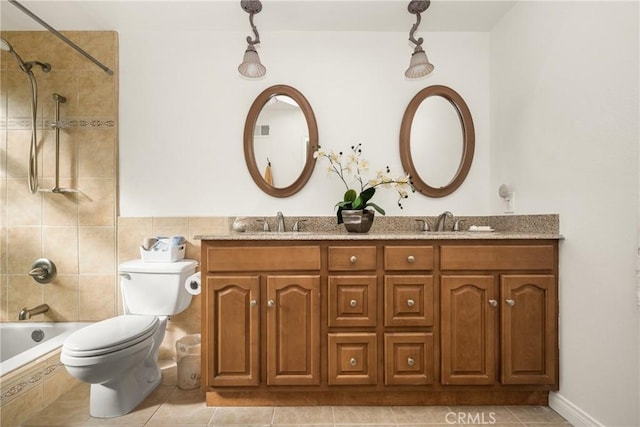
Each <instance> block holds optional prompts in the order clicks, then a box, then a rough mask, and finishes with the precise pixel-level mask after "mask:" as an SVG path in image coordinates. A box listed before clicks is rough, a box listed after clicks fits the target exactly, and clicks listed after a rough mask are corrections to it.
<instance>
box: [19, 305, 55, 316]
mask: <svg viewBox="0 0 640 427" xmlns="http://www.w3.org/2000/svg"><path fill="white" fill-rule="evenodd" d="M47 311H49V306H48V305H47V304H40V305H38V306H35V307H33V308H27V307H25V308H23V309H22V310H20V314H18V320H27V319H31V316H35V315H36V314H42V313H46V312H47Z"/></svg>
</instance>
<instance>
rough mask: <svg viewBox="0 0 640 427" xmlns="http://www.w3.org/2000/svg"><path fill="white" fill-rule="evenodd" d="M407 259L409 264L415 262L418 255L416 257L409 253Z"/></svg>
mask: <svg viewBox="0 0 640 427" xmlns="http://www.w3.org/2000/svg"><path fill="white" fill-rule="evenodd" d="M407 261H408V262H409V264H413V263H414V262H415V261H416V257H414V256H413V255H409V256H408V257H407Z"/></svg>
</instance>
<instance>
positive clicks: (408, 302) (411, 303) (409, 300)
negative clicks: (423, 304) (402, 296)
mask: <svg viewBox="0 0 640 427" xmlns="http://www.w3.org/2000/svg"><path fill="white" fill-rule="evenodd" d="M407 305H408V306H409V307H413V306H414V305H416V302H415V301H414V300H412V299H408V300H407Z"/></svg>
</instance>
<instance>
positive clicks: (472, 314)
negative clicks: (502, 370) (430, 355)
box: [440, 275, 498, 384]
mask: <svg viewBox="0 0 640 427" xmlns="http://www.w3.org/2000/svg"><path fill="white" fill-rule="evenodd" d="M441 280H442V283H441V285H442V287H441V317H442V319H441V324H440V325H441V332H442V338H441V339H442V383H443V384H493V383H494V382H495V381H496V374H495V372H496V371H495V367H496V360H495V352H496V351H495V348H496V347H495V345H496V342H495V330H496V321H497V313H498V308H497V305H498V303H497V300H496V286H495V280H494V277H493V276H488V275H487V276H442V279H441Z"/></svg>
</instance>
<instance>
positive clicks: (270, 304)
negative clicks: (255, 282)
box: [267, 299, 276, 307]
mask: <svg viewBox="0 0 640 427" xmlns="http://www.w3.org/2000/svg"><path fill="white" fill-rule="evenodd" d="M267 305H268V306H269V307H275V305H276V302H275V301H274V300H272V299H270V300H269V301H267Z"/></svg>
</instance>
